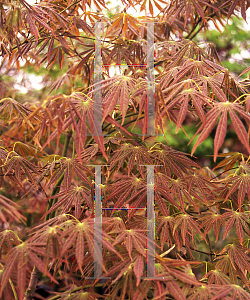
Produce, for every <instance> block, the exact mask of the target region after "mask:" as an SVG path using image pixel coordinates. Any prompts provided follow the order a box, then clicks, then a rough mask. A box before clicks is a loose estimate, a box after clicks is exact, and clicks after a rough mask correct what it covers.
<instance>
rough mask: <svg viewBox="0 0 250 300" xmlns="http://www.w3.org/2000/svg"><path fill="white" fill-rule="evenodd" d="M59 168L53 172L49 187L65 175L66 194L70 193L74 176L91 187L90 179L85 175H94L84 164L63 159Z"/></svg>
mask: <svg viewBox="0 0 250 300" xmlns="http://www.w3.org/2000/svg"><path fill="white" fill-rule="evenodd" d="M58 164H59V166H58V167H57V169H56V170H55V171H54V172H53V174H52V176H51V178H50V180H49V182H48V186H50V185H51V184H53V183H54V182H56V181H57V180H58V179H59V178H60V177H61V176H62V175H63V174H64V179H63V183H64V186H65V190H66V192H68V190H69V188H70V185H71V182H72V179H73V175H76V176H77V177H79V178H80V179H81V180H82V181H83V182H85V183H86V184H88V185H89V186H90V181H89V179H88V177H87V176H86V175H85V173H89V174H93V173H92V171H91V170H90V169H89V168H88V167H86V166H85V165H83V164H82V163H79V160H78V159H71V158H65V157H64V158H62V159H60V160H59V161H58Z"/></svg>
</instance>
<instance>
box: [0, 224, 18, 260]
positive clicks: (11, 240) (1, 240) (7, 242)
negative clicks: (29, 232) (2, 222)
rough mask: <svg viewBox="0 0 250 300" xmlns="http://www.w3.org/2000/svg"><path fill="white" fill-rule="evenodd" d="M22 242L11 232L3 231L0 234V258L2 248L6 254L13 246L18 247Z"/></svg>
mask: <svg viewBox="0 0 250 300" xmlns="http://www.w3.org/2000/svg"><path fill="white" fill-rule="evenodd" d="M21 243H22V241H21V240H20V239H19V237H18V236H17V235H16V234H15V232H13V231H12V230H8V229H6V230H4V231H1V232H0V258H1V253H2V249H3V248H4V249H5V250H6V252H9V251H10V250H11V249H12V248H13V245H15V246H16V245H19V244H21Z"/></svg>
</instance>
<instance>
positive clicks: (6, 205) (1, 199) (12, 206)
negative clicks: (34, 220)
mask: <svg viewBox="0 0 250 300" xmlns="http://www.w3.org/2000/svg"><path fill="white" fill-rule="evenodd" d="M20 208H21V207H20V206H19V205H18V204H16V203H15V202H14V201H11V200H10V199H8V198H7V197H5V196H3V195H0V221H1V223H2V224H4V223H5V224H8V222H23V223H25V221H26V218H25V217H24V216H23V215H22V214H21V213H20V212H19V211H18V210H19V209H20Z"/></svg>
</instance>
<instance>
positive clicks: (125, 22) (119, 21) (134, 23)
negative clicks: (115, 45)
mask: <svg viewBox="0 0 250 300" xmlns="http://www.w3.org/2000/svg"><path fill="white" fill-rule="evenodd" d="M111 19H115V20H114V21H113V23H112V25H111V26H110V27H109V28H108V30H107V32H106V36H114V35H119V34H121V33H122V35H123V36H124V37H129V36H128V35H127V30H131V31H132V32H133V33H134V34H135V35H137V36H140V30H139V25H140V22H139V21H138V20H137V19H135V18H134V17H132V16H130V15H129V14H127V13H125V12H123V13H119V14H116V15H115V16H114V17H112V18H111Z"/></svg>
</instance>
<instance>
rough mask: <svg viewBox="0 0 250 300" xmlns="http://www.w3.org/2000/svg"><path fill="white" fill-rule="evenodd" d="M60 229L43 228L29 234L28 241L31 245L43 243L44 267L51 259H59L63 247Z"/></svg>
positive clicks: (58, 227) (56, 227)
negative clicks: (44, 250) (44, 252)
mask: <svg viewBox="0 0 250 300" xmlns="http://www.w3.org/2000/svg"><path fill="white" fill-rule="evenodd" d="M61 236H62V229H61V228H60V226H57V225H55V226H44V227H43V228H42V229H40V230H37V231H35V232H32V233H31V236H30V237H29V239H28V241H29V242H31V243H34V242H35V243H44V244H45V245H46V246H45V249H46V254H45V255H44V261H45V265H46V267H47V266H48V264H49V262H50V260H51V259H58V258H60V253H61V249H62V247H63V240H62V238H61Z"/></svg>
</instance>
